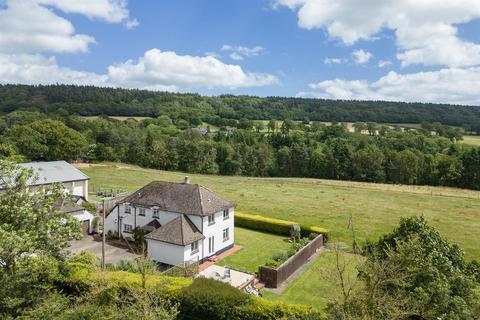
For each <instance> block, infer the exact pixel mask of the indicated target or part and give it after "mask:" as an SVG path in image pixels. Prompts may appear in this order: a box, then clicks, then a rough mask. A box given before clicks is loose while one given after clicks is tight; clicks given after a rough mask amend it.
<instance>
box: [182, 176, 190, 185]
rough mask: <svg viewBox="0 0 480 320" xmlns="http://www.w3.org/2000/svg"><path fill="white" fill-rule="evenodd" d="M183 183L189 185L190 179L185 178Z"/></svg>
mask: <svg viewBox="0 0 480 320" xmlns="http://www.w3.org/2000/svg"><path fill="white" fill-rule="evenodd" d="M183 183H184V184H189V183H190V178H189V177H188V176H185V178H184V179H183Z"/></svg>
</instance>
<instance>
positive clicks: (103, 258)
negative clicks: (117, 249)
mask: <svg viewBox="0 0 480 320" xmlns="http://www.w3.org/2000/svg"><path fill="white" fill-rule="evenodd" d="M102 203H103V205H102V271H105V198H103V199H102Z"/></svg>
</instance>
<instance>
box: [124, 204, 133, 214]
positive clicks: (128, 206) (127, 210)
mask: <svg viewBox="0 0 480 320" xmlns="http://www.w3.org/2000/svg"><path fill="white" fill-rule="evenodd" d="M125 213H128V214H130V213H132V207H131V206H130V205H129V204H126V205H125Z"/></svg>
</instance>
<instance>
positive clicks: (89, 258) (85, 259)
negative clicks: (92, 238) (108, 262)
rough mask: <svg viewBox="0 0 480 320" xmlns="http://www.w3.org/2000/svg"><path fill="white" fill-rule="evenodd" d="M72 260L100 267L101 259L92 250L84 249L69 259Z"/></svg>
mask: <svg viewBox="0 0 480 320" xmlns="http://www.w3.org/2000/svg"><path fill="white" fill-rule="evenodd" d="M69 261H70V262H78V263H83V264H86V265H89V266H93V267H100V259H99V258H98V257H97V256H96V255H95V254H93V253H92V252H91V251H88V250H82V251H80V252H79V253H77V254H75V255H73V256H72V257H70V259H69Z"/></svg>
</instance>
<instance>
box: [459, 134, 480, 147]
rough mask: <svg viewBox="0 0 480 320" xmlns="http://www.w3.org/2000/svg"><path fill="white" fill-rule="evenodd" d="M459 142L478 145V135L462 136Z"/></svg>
mask: <svg viewBox="0 0 480 320" xmlns="http://www.w3.org/2000/svg"><path fill="white" fill-rule="evenodd" d="M460 142H461V143H465V144H470V145H472V146H477V147H480V136H463V140H462V141H460Z"/></svg>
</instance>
